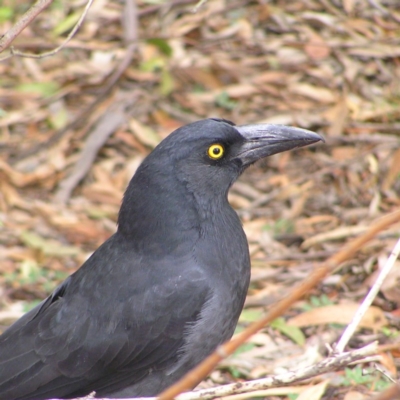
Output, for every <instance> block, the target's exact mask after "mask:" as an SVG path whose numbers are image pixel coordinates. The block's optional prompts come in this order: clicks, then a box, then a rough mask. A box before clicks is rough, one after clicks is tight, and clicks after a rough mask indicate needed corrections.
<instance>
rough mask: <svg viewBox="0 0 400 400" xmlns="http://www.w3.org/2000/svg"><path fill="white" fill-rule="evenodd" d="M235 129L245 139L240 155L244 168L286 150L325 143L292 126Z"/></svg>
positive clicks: (315, 134)
mask: <svg viewBox="0 0 400 400" xmlns="http://www.w3.org/2000/svg"><path fill="white" fill-rule="evenodd" d="M234 128H235V129H237V130H238V131H239V133H240V134H241V135H242V136H243V137H244V139H245V142H244V143H243V144H242V146H241V149H240V151H239V153H238V158H239V159H240V160H241V161H242V163H243V166H247V165H250V164H252V163H254V162H255V161H257V160H259V159H260V158H264V157H268V156H271V155H273V154H277V153H281V152H283V151H286V150H291V149H294V148H297V147H303V146H308V145H309V144H312V143H316V142H319V141H322V142H325V140H324V139H323V137H322V136H320V135H318V134H317V133H314V132H311V131H307V130H305V129H300V128H294V127H292V126H285V125H272V124H259V125H243V126H235V127H234Z"/></svg>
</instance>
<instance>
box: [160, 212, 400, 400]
mask: <svg viewBox="0 0 400 400" xmlns="http://www.w3.org/2000/svg"><path fill="white" fill-rule="evenodd" d="M399 220H400V211H395V212H393V213H391V214H389V215H387V216H385V217H383V218H381V219H379V220H378V221H377V222H375V223H374V224H373V225H372V226H371V227H370V228H369V230H368V231H367V232H366V233H365V234H364V235H362V236H360V237H358V238H356V239H354V240H353V241H352V242H350V243H349V244H348V245H347V246H345V248H344V249H342V250H341V251H340V252H339V253H337V254H335V255H334V256H332V257H330V258H329V259H328V260H327V261H326V262H324V263H322V264H321V266H320V267H319V268H317V269H316V270H315V271H314V272H313V273H312V274H311V275H310V276H309V277H308V278H307V279H306V280H305V281H303V282H302V283H301V284H300V285H299V286H297V288H295V289H294V290H293V291H292V293H291V294H290V295H289V296H288V297H287V298H284V299H282V300H281V301H279V302H278V304H276V305H275V306H274V307H272V309H271V310H270V312H269V313H268V314H267V315H266V316H265V317H264V318H262V319H260V320H258V321H256V322H254V323H253V324H251V325H250V326H249V327H248V328H247V329H246V330H244V331H243V332H242V333H241V334H240V335H237V336H236V337H235V338H233V339H232V340H231V341H230V342H227V343H225V344H223V345H221V346H220V347H219V348H218V349H217V350H216V351H215V352H214V353H213V354H211V355H210V356H209V357H207V358H206V359H205V360H204V361H203V362H202V363H201V364H199V365H198V366H197V367H196V368H194V369H193V370H192V371H190V372H188V373H187V374H186V375H185V376H184V377H183V378H182V379H181V380H180V381H178V382H177V383H176V384H174V385H172V386H171V387H170V388H168V389H166V390H165V391H164V392H162V393H161V394H160V396H159V399H160V400H171V399H173V398H175V397H176V396H177V395H178V394H180V393H182V392H184V391H185V390H187V389H189V388H191V387H194V386H195V385H196V384H198V383H199V382H200V381H201V380H202V379H203V378H204V377H205V376H207V375H208V374H209V373H210V372H211V371H212V369H213V368H214V367H215V366H216V365H217V364H218V362H219V361H221V360H222V359H223V358H225V357H227V356H228V355H230V354H232V353H233V352H234V351H235V350H236V349H237V348H238V347H239V346H240V345H241V344H242V343H243V342H244V341H246V340H247V339H248V338H249V337H251V336H252V335H253V334H254V333H256V332H258V331H259V330H260V329H261V328H263V327H264V326H265V325H266V324H268V323H269V322H271V321H273V320H274V319H275V318H277V317H278V316H280V315H282V314H283V312H285V311H286V310H287V309H288V308H289V307H290V306H291V305H292V304H294V303H295V302H296V301H297V300H299V299H300V298H302V297H303V296H304V295H305V294H306V293H309V291H310V289H311V288H313V287H314V286H315V285H316V284H317V283H318V282H320V281H321V280H322V279H323V278H324V277H325V276H327V275H328V274H329V273H330V272H332V271H333V270H334V269H336V268H337V267H338V265H339V264H340V263H342V262H344V261H345V260H347V259H349V258H350V257H352V256H353V255H354V254H355V253H356V252H357V251H358V250H359V249H360V248H361V247H362V246H363V245H364V244H365V243H367V242H368V241H369V240H371V239H372V238H373V237H375V236H376V235H377V233H379V232H380V231H382V230H383V229H385V228H387V227H388V226H390V225H392V224H393V223H395V222H398V221H399Z"/></svg>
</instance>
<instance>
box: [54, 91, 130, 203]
mask: <svg viewBox="0 0 400 400" xmlns="http://www.w3.org/2000/svg"><path fill="white" fill-rule="evenodd" d="M133 100H134V98H133V97H132V96H130V99H129V101H128V102H127V101H124V102H120V103H119V104H113V105H112V106H111V107H110V108H109V109H108V110H107V111H106V113H105V114H104V115H103V117H102V118H101V119H100V121H99V123H98V124H97V125H96V127H95V129H94V130H93V131H92V132H91V133H90V135H89V137H88V138H87V141H86V143H85V146H84V147H83V149H82V151H81V154H80V156H79V159H78V161H77V163H76V164H75V167H74V169H73V171H72V172H71V174H70V175H69V176H68V177H67V178H66V179H64V180H63V181H62V182H61V183H60V185H59V188H58V190H57V193H56V195H55V198H56V199H57V200H58V201H60V202H63V203H65V202H67V201H68V199H69V198H70V196H71V193H72V191H73V190H74V189H75V187H76V186H77V185H78V183H79V182H80V181H81V180H82V179H83V178H84V177H85V176H86V174H87V172H88V171H89V169H90V167H91V166H92V164H93V162H94V160H95V159H96V155H97V153H98V151H99V150H100V148H101V147H102V146H103V144H104V143H105V142H106V140H107V139H108V138H109V137H110V135H112V134H113V133H114V132H115V130H116V129H117V128H118V127H119V126H120V125H121V124H122V123H123V122H124V121H125V109H126V108H127V107H128V105H130V104H131V103H132V101H133Z"/></svg>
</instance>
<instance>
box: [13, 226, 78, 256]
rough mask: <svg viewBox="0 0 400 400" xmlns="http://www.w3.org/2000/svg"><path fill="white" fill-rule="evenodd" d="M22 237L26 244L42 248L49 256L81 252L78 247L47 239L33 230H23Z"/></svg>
mask: <svg viewBox="0 0 400 400" xmlns="http://www.w3.org/2000/svg"><path fill="white" fill-rule="evenodd" d="M20 239H21V241H22V242H23V243H24V244H25V245H26V246H28V247H30V248H33V249H37V250H40V251H42V252H43V254H45V255H47V256H74V255H77V254H79V253H80V249H79V248H78V247H75V246H64V245H62V244H60V243H58V242H56V241H55V240H46V239H44V238H42V237H41V236H39V235H37V234H36V233H33V232H28V231H24V232H22V233H21V236H20Z"/></svg>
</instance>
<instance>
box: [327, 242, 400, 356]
mask: <svg viewBox="0 0 400 400" xmlns="http://www.w3.org/2000/svg"><path fill="white" fill-rule="evenodd" d="M399 253H400V239H399V240H398V241H397V243H396V245H395V246H394V249H393V251H392V253H391V254H390V256H389V258H388V259H387V261H386V263H385V265H384V267H383V268H382V270H381V272H380V274H379V276H378V278H377V279H376V281H375V283H374V284H373V286H372V287H371V289H370V291H369V293H368V294H367V296H366V297H365V299H364V301H363V302H362V304H361V305H360V307H359V308H358V310H357V312H356V314H355V315H354V317H353V320H352V321H351V322H350V324H349V325H348V326H347V328H346V330H345V331H344V332H343V335H342V337H341V338H340V340H339V343H338V344H337V345H336V346H335V352H337V353H342V352H343V351H344V348H345V347H346V345H347V343H348V342H349V340H350V338H351V337H352V336H353V334H354V332H355V330H356V329H357V326H358V325H359V324H360V321H361V319H362V318H363V316H364V315H365V313H366V312H367V310H368V308H369V307H370V305H371V304H372V302H373V301H374V299H375V297H376V295H377V294H378V292H379V289H380V288H381V286H382V283H383V281H384V280H385V279H386V277H387V276H388V274H389V272H390V270H391V269H392V268H393V265H394V263H395V261H396V260H397V257H398V256H399Z"/></svg>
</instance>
